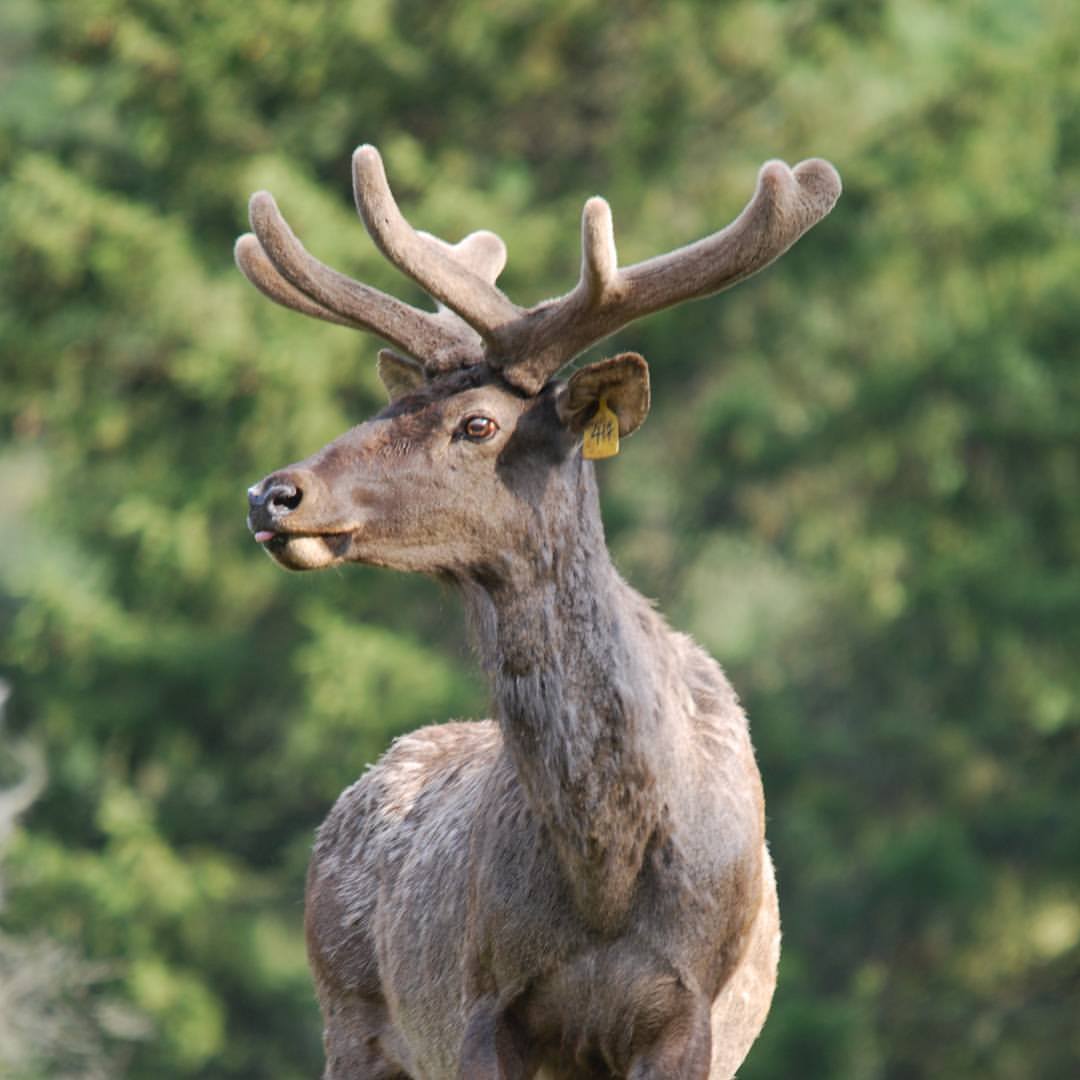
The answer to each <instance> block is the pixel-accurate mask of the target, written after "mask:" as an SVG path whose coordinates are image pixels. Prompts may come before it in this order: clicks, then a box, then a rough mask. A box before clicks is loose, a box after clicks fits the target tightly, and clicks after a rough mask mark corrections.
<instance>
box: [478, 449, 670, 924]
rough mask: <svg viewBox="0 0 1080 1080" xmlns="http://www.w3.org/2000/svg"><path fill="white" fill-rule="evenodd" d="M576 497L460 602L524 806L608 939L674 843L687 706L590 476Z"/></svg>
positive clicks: (661, 630) (662, 629)
mask: <svg viewBox="0 0 1080 1080" xmlns="http://www.w3.org/2000/svg"><path fill="white" fill-rule="evenodd" d="M574 489H575V490H574V497H572V498H569V499H567V498H565V495H566V491H565V488H563V489H562V492H561V494H562V496H563V499H562V501H561V503H560V504H559V505H557V506H552V505H546V506H544V507H543V508H542V510H541V513H542V516H543V519H544V522H545V527H544V528H543V529H540V528H539V527H538V528H537V529H536V530H535V531H534V532H533V533H532V535H533V536H535V543H534V545H533V548H532V550H531V551H529V552H528V553H527V554H525V555H519V554H515V555H513V556H508V557H507V560H506V562H505V563H504V564H503V565H501V566H500V567H498V568H497V569H496V570H491V571H489V572H486V573H484V574H479V575H473V576H471V577H470V579H469V580H468V581H467V582H465V583H464V593H465V598H466V608H467V611H468V614H469V618H470V623H471V626H472V629H473V632H474V636H475V639H476V642H477V645H478V649H479V653H480V657H481V661H482V663H483V665H484V668H485V670H486V672H487V674H488V677H489V679H490V681H491V684H492V688H493V692H494V701H495V707H496V711H497V717H498V721H499V724H500V726H501V728H502V731H503V737H504V741H505V745H506V748H507V752H508V753H509V755H510V758H511V760H512V762H513V764H514V767H515V769H516V771H517V775H518V777H519V779H520V781H521V784H522V787H523V789H524V793H525V797H526V799H527V800H528V802H529V805H530V807H531V809H532V810H533V812H534V813H535V814H536V815H537V817H538V818H539V819H540V821H541V822H542V823H543V826H544V827H545V828H544V829H543V830H542V833H546V835H547V837H549V838H550V841H551V842H552V843H553V844H554V847H555V851H556V855H557V857H558V860H559V863H560V865H561V867H562V869H563V871H564V874H565V880H566V884H567V887H568V888H569V890H570V891H571V893H572V895H573V897H574V900H575V903H576V906H577V907H578V909H579V911H580V913H581V915H582V916H583V917H584V918H585V920H586V921H587V922H588V923H589V924H590V925H592V926H593V928H594V929H596V930H598V931H601V932H609V933H611V932H615V931H617V930H618V929H619V927H620V925H621V924H622V923H623V921H624V920H625V917H626V914H627V912H628V910H629V907H630V904H631V902H632V900H633V895H634V890H635V887H636V884H637V881H638V877H639V874H640V870H641V866H642V862H643V860H644V858H645V854H646V851H647V849H648V848H649V845H650V843H657V842H661V841H662V840H663V836H664V833H665V832H666V828H667V822H666V817H667V813H668V807H667V804H666V800H665V796H664V792H665V790H666V788H667V786H668V785H669V784H670V783H671V782H672V773H673V771H674V770H673V769H672V768H671V766H670V762H669V761H668V760H667V759H666V754H667V753H668V750H667V749H666V748H667V747H669V746H670V745H671V742H672V740H671V739H670V738H668V737H667V736H668V732H667V731H666V730H664V729H666V728H667V727H668V726H670V725H671V724H672V723H674V720H673V718H672V717H670V716H668V715H666V713H665V702H671V701H672V700H673V699H675V700H677V699H678V698H679V696H680V695H679V693H678V690H677V689H676V688H675V687H674V686H672V685H671V684H672V683H673V681H675V680H673V679H672V677H671V675H672V669H673V668H674V667H675V663H674V661H675V657H674V651H673V649H672V645H671V642H670V632H669V631H668V630H667V627H666V624H664V622H663V620H662V619H661V618H660V617H659V616H658V615H656V614H655V613H654V612H653V611H652V609H651V607H650V606H649V605H648V604H647V602H646V601H645V600H644V599H643V598H642V597H641V596H640V595H639V594H638V593H636V592H635V591H634V590H633V589H631V588H630V587H629V586H628V585H627V584H626V583H625V582H624V581H623V580H622V579H621V578H620V577H619V575H618V573H617V572H616V570H615V568H614V566H613V565H612V563H611V559H610V557H609V555H608V552H607V548H606V546H605V544H604V535H603V528H602V525H601V522H600V512H599V504H598V499H597V495H596V486H595V480H594V477H593V469H592V466H591V465H588V464H584V463H582V464H581V465H580V468H579V471H578V474H577V477H576V483H575V484H574ZM545 501H548V500H545ZM537 524H538V525H539V522H537ZM672 691H674V692H672ZM683 694H685V689H683Z"/></svg>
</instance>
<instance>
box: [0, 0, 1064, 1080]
mask: <svg viewBox="0 0 1080 1080" xmlns="http://www.w3.org/2000/svg"><path fill="white" fill-rule="evenodd" d="M365 141H371V142H374V143H376V144H377V145H379V146H380V148H381V149H382V151H383V153H384V155H385V158H386V161H387V167H388V172H389V175H390V178H391V182H392V183H393V185H394V187H395V190H396V193H397V195H398V197H399V199H400V201H401V203H402V205H403V207H404V209H405V211H406V213H407V214H408V215H409V217H410V219H411V220H412V221H413V222H415V223H416V224H417V225H418V226H419V227H422V228H426V229H429V230H431V231H433V232H436V233H439V234H441V235H444V236H446V237H448V238H450V239H457V238H459V237H460V236H462V235H463V234H464V233H466V232H468V231H471V230H472V229H474V228H479V227H488V228H493V229H495V230H496V231H497V232H499V233H500V234H502V236H503V237H504V238H505V239H506V241H507V243H508V246H509V250H510V262H509V266H508V268H507V271H506V273H505V275H504V278H503V281H502V284H503V286H504V288H505V289H506V290H507V292H508V293H509V294H510V295H511V296H512V297H514V298H515V299H516V300H518V301H519V302H523V303H532V302H535V301H536V300H538V299H540V298H542V297H544V296H546V295H553V294H555V293H559V292H562V291H565V289H567V288H568V287H569V286H570V284H571V283H572V282H573V281H574V280H575V279H576V274H577V264H578V260H579V249H578V216H579V213H580V208H581V205H582V203H583V201H584V199H585V198H586V197H587V196H588V195H590V194H592V193H593V192H602V193H604V194H605V195H606V196H607V197H608V198H609V200H610V202H611V203H612V206H613V209H614V214H615V223H616V232H617V236H618V238H619V242H620V253H621V255H622V258H623V261H626V262H629V261H634V260H637V259H640V258H643V257H646V256H648V255H650V254H653V253H655V252H658V251H662V250H667V249H670V248H672V247H674V246H677V245H679V244H681V243H684V242H686V241H688V240H691V239H694V238H696V237H698V236H700V235H703V234H705V233H706V232H709V231H711V230H712V229H714V228H716V227H718V226H719V225H722V224H724V223H726V222H727V221H728V220H730V218H732V217H733V216H734V215H735V214H736V213H737V212H738V210H739V209H740V208H741V206H742V205H743V203H744V202H745V200H746V199H747V198H748V197H749V194H750V192H751V190H752V187H753V182H754V176H755V172H756V169H757V167H758V166H759V165H760V163H761V162H762V161H764V160H765V159H767V158H769V157H772V156H782V157H784V158H786V159H787V160H789V161H795V160H798V159H799V158H802V157H805V156H809V155H821V156H825V157H828V158H830V159H831V160H833V161H834V162H835V163H836V164H837V166H838V167H839V169H840V170H841V173H842V174H843V176H844V180H845V184H846V190H845V194H844V196H843V198H842V200H841V202H840V204H839V206H838V208H837V209H836V211H835V212H834V213H833V215H832V216H831V217H830V218H828V219H827V220H826V221H825V223H824V224H822V225H821V226H820V227H819V228H818V229H817V230H815V231H814V232H812V233H811V234H810V235H809V236H808V237H807V238H806V239H805V240H803V241H802V242H801V243H800V244H799V245H798V246H797V247H796V248H795V249H794V250H793V251H792V252H791V253H790V254H789V255H787V256H786V257H785V258H784V259H783V260H782V261H781V262H780V263H779V264H777V266H776V267H774V268H772V269H770V270H768V271H767V272H765V273H764V274H762V275H761V276H760V277H758V278H755V279H754V280H753V281H751V282H748V283H746V284H744V285H742V286H740V287H739V288H738V289H737V290H736V291H735V292H733V293H730V294H727V295H725V296H724V297H721V298H717V299H713V300H709V301H704V302H701V303H697V304H693V305H689V306H686V307H683V308H680V309H678V310H677V311H673V312H668V313H665V314H662V315H659V316H656V317H653V318H651V319H650V320H648V321H646V322H644V323H641V324H638V325H636V326H633V327H631V328H629V329H628V330H626V331H625V332H623V333H622V334H621V335H619V337H618V338H617V339H616V340H615V341H614V342H612V343H610V344H609V345H608V346H607V348H608V349H609V350H610V349H616V348H620V347H621V348H631V347H632V348H636V349H639V350H640V351H642V352H644V353H645V355H646V356H647V357H648V358H649V359H650V361H651V365H652V371H653V378H654V390H655V406H654V411H653V415H652V417H651V418H650V421H649V423H648V424H647V425H646V426H645V428H644V429H643V431H642V432H641V434H639V435H638V436H636V437H635V438H634V439H633V440H632V441H631V442H630V443H629V444H627V446H626V447H625V449H624V452H623V454H622V455H621V456H620V457H619V458H618V459H616V460H615V461H613V462H611V463H607V464H604V465H602V466H601V469H602V473H603V477H602V482H603V486H604V497H605V518H606V522H607V525H608V531H609V537H610V542H611V546H612V549H613V551H614V553H615V555H616V558H617V561H618V563H619V564H620V566H621V567H622V568H623V569H624V571H625V573H626V574H627V576H628V577H629V578H630V579H631V581H633V582H634V583H635V584H636V585H637V586H638V587H639V588H641V589H642V590H643V591H645V592H646V593H648V594H650V595H653V596H656V597H657V598H658V600H659V602H660V604H661V606H662V608H663V609H664V610H665V611H667V612H668V613H669V615H670V616H671V618H672V620H673V622H675V624H676V625H678V626H680V627H684V628H686V629H689V630H690V631H692V632H693V633H694V634H696V635H697V636H698V637H699V639H700V640H702V641H703V642H704V643H705V644H706V645H707V646H708V647H709V648H710V649H711V651H712V652H713V653H714V654H715V655H716V656H717V657H718V658H719V659H720V661H721V662H722V663H723V664H724V665H725V667H726V668H727V670H728V672H729V674H730V675H731V677H732V679H733V681H734V682H735V684H736V686H737V687H738V688H739V690H740V693H741V694H742V696H743V698H744V700H745V702H746V704H747V706H748V708H749V712H750V715H751V719H752V723H753V729H754V735H755V740H756V743H757V747H758V751H759V757H760V761H761V765H762V769H763V772H764V775H765V781H766V789H767V794H768V800H769V812H770V825H769V828H770V837H771V841H772V845H773V850H774V854H775V858H776V861H777V864H778V870H779V875H780V884H781V892H782V903H783V911H784V918H785V928H786V951H785V954H784V959H783V963H782V968H781V982H780V987H779V992H778V995H777V998H776V1003H775V1006H774V1011H773V1014H772V1017H771V1019H770V1022H769V1024H768V1025H767V1027H766V1030H765V1033H764V1035H763V1037H762V1039H761V1040H760V1042H759V1043H758V1045H757V1046H756V1048H755V1049H754V1051H753V1052H752V1054H751V1057H750V1059H749V1061H748V1063H747V1065H746V1067H745V1068H744V1070H743V1071H742V1073H741V1074H740V1075H741V1077H743V1078H744V1080H764V1078H767V1077H779V1076H783V1077H795V1076H797V1077H800V1078H802V1080H836V1078H842V1080H848V1078H851V1080H885V1078H889V1080H901V1078H903V1080H907V1078H921V1077H950V1078H959V1077H972V1078H974V1077H978V1078H980V1080H1006V1078H1008V1080H1031V1078H1052V1080H1056V1078H1059V1077H1060V1078H1065V1077H1067V1076H1073V1075H1076V1072H1075V1070H1076V1067H1077V1062H1078V1061H1080V1025H1078V1024H1077V1023H1076V1019H1077V1016H1080V889H1078V885H1080V803H1078V796H1077V793H1078V791H1080V706H1078V700H1080V694H1078V691H1080V662H1078V658H1080V364H1078V359H1080V357H1078V348H1077V341H1078V340H1080V13H1078V9H1077V7H1076V5H1075V3H1073V2H1072V0H1059V2H1054V0H1044V2H1041V3H1040V2H1038V0H983V2H965V0H956V2H948V3H946V2H944V0H942V2H937V3H934V2H930V0H891V2H890V0H801V2H795V0H792V2H781V0H771V2H770V0H745V2H737V0H733V2H723V3H718V2H715V0H708V2H706V0H698V2H694V0H673V2H669V3H664V4H657V3H646V2H644V0H628V2H624V3H621V4H619V5H612V4H605V3H600V2H599V0H527V2H524V0H498V2H495V0H454V2H453V3H451V2H449V0H443V2H431V0H425V2H420V0H355V2H348V3H345V2H343V3H330V2H316V0H247V2H245V3H237V2H236V0H185V2H180V0H53V2H45V0H4V2H3V4H2V5H0V365H2V366H0V552H2V558H0V677H2V678H3V679H4V680H5V681H6V682H7V683H8V684H9V686H10V688H11V690H12V696H11V700H10V702H9V705H8V708H7V721H8V730H7V732H6V734H5V735H4V736H3V738H4V739H5V740H7V741H6V742H5V744H4V746H5V748H4V749H0V786H4V785H5V784H11V783H14V781H15V779H16V778H17V775H18V773H19V771H20V766H19V765H18V763H17V760H16V756H15V753H14V749H13V747H14V746H15V743H16V741H17V740H18V741H21V742H22V743H24V744H29V745H30V746H31V747H34V746H36V747H37V748H39V750H41V751H42V752H43V753H44V756H45V759H46V761H47V767H48V777H49V780H48V785H47V788H46V789H45V791H44V793H43V794H42V795H41V797H40V798H39V799H38V800H37V802H36V803H35V804H34V806H33V808H32V809H31V810H30V811H29V812H28V813H27V814H25V815H24V816H23V818H22V819H21V823H20V827H19V828H18V829H17V830H16V831H15V833H14V835H13V836H12V837H11V838H10V843H9V844H8V847H7V851H6V853H5V856H4V883H5V887H6V889H5V897H4V904H5V907H4V912H3V916H2V918H3V921H4V931H3V935H2V937H0V1072H3V1074H4V1075H5V1076H14V1077H16V1078H18V1080H44V1078H49V1080H55V1078H59V1077H68V1076H70V1077H76V1076H78V1077H91V1076H102V1077H119V1076H123V1077H131V1078H151V1077H153V1078H165V1077H169V1078H172V1077H176V1078H180V1077H207V1078H252V1080H255V1078H265V1077H272V1078H275V1080H277V1078H280V1080H289V1078H294V1077H295V1078H300V1077H308V1078H310V1077H313V1076H315V1075H317V1073H318V1070H319V1068H320V1062H321V1050H320V1046H319V1021H318V1017H317V1012H316V1009H315V1006H314V1003H313V1000H312V995H311V992H310V989H309V984H308V978H307V974H306V970H305V966H304V959H303V951H302V935H301V926H300V920H301V913H300V909H301V888H302V878H303V872H304V867H305V865H306V858H307V851H308V846H309V842H310V838H311V833H312V830H313V829H314V827H315V826H316V824H317V823H318V821H319V820H320V819H321V817H322V815H323V814H324V813H325V812H326V810H327V808H328V806H329V804H330V802H331V801H332V800H333V798H334V797H335V795H336V794H337V792H338V791H339V790H340V789H341V788H342V787H344V786H345V785H346V784H348V783H349V782H351V781H352V780H353V779H354V778H355V777H356V775H357V774H358V773H359V772H360V771H361V770H362V769H363V768H364V766H365V764H366V763H367V762H369V761H371V760H372V759H373V758H374V757H375V756H377V754H378V753H379V752H380V750H381V749H382V748H383V747H384V746H385V745H386V743H387V742H388V740H389V739H390V738H391V737H392V736H393V735H394V734H396V733H398V732H401V731H405V730H408V729H410V728H413V727H415V726H418V725H420V724H423V723H426V722H429V721H431V720H434V719H441V718H444V717H447V716H451V715H453V716H463V715H483V713H484V710H485V699H484V689H483V686H482V685H481V683H480V681H479V679H478V677H477V675H476V672H475V669H474V666H473V664H472V661H471V658H470V656H469V654H468V651H467V649H466V648H465V647H464V646H463V644H462V637H463V632H462V622H461V617H460V612H459V610H458V606H457V603H456V600H455V598H454V597H453V595H452V594H450V593H448V592H446V591H443V590H440V589H439V588H438V587H437V586H435V585H433V584H431V583H429V582H426V581H423V580H412V579H409V578H406V577H402V576H396V575H392V574H390V573H386V572H378V571H370V570H365V569H349V570H348V571H345V572H329V573H325V574H322V575H310V576H290V575H287V574H284V573H282V572H280V571H279V570H277V569H276V568H275V567H273V566H272V564H271V563H270V562H269V560H267V559H266V558H265V557H264V556H262V555H261V554H260V553H259V551H258V550H257V549H256V547H255V545H253V544H252V542H251V539H250V537H249V535H248V534H247V531H246V529H245V527H244V509H245V507H244V489H245V487H246V486H247V485H248V484H249V483H251V482H253V481H254V480H256V479H258V478H259V477H260V476H262V475H264V474H265V473H266V472H267V471H269V470H270V469H272V468H275V467H278V466H280V465H282V464H284V463H286V462H288V461H291V460H295V459H297V458H299V457H302V456H304V455H306V454H307V453H309V452H311V451H312V450H314V449H316V448H317V447H319V446H320V445H322V444H323V443H324V442H325V441H327V440H328V439H330V438H331V437H333V436H335V435H337V434H338V433H340V432H341V431H342V430H343V429H344V428H346V427H347V426H348V425H349V424H351V423H354V422H356V421H358V420H360V419H362V418H364V417H365V416H367V415H369V414H370V413H372V412H373V411H374V410H375V409H376V408H377V407H378V406H379V404H380V402H381V400H382V395H381V390H380V388H379V386H378V384H377V381H376V378H375V373H374V364H373V360H374V355H375V350H376V347H377V346H376V343H375V342H374V341H373V340H369V339H365V338H364V337H362V336H361V335H358V334H356V333H355V332H350V331H347V330H343V329H340V328H337V327H331V326H325V325H322V324H319V323H316V322H314V321H311V320H307V319H304V318H301V317H300V316H297V315H293V314H291V313H287V312H284V311H281V310H280V309H278V308H276V307H274V306H273V305H272V304H270V303H269V302H267V301H266V300H264V299H263V298H262V297H260V296H259V295H258V294H257V293H256V292H255V291H254V290H253V289H251V288H250V286H248V285H247V283H246V282H244V281H243V280H242V279H241V277H240V275H239V274H238V273H237V272H236V271H235V270H234V268H233V266H232V261H231V246H232V242H233V239H234V238H235V236H236V235H237V234H238V233H239V232H241V231H242V230H243V229H244V228H245V222H244V214H245V206H246V200H247V197H248V195H249V194H250V192H251V191H253V190H255V189H256V188H260V187H266V188H269V189H270V190H272V191H273V192H274V193H275V195H276V196H277V198H278V201H279V203H280V205H281V206H282V208H283V210H284V211H285V213H286V214H287V215H288V217H289V219H290V221H291V222H292V223H293V225H294V227H295V228H296V229H297V231H298V233H299V235H300V236H302V237H303V238H304V240H305V242H306V243H307V245H308V247H309V248H310V249H311V250H312V251H313V252H315V253H316V254H318V255H319V256H320V257H321V258H323V259H324V260H326V261H327V262H329V263H331V264H332V265H334V266H338V267H341V268H342V269H345V270H347V271H348V272H350V273H352V274H354V275H355V276H358V277H360V278H362V279H364V280H366V281H369V282H371V283H373V284H375V285H377V286H379V287H382V288H384V289H387V290H389V291H395V292H396V293H397V294H398V295H401V296H403V297H406V298H410V299H413V300H418V299H419V297H418V296H417V295H416V293H415V290H413V288H412V286H411V285H408V284H406V283H403V282H402V281H400V280H399V279H398V278H397V276H396V274H395V273H394V272H393V271H392V270H391V269H389V268H388V267H387V265H386V264H385V263H384V262H383V260H382V259H381V258H380V257H379V256H378V255H377V254H376V253H375V252H374V249H373V248H372V246H371V245H370V243H369V242H368V241H367V240H366V238H365V236H364V234H363V230H362V227H361V225H360V223H359V222H358V220H357V219H356V217H355V213H354V211H353V210H352V208H351V204H350V199H349V173H348V162H349V155H350V153H351V151H352V149H353V148H354V146H356V145H357V144H358V143H360V142H365ZM24 749H25V747H24ZM0 839H2V837H0Z"/></svg>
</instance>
